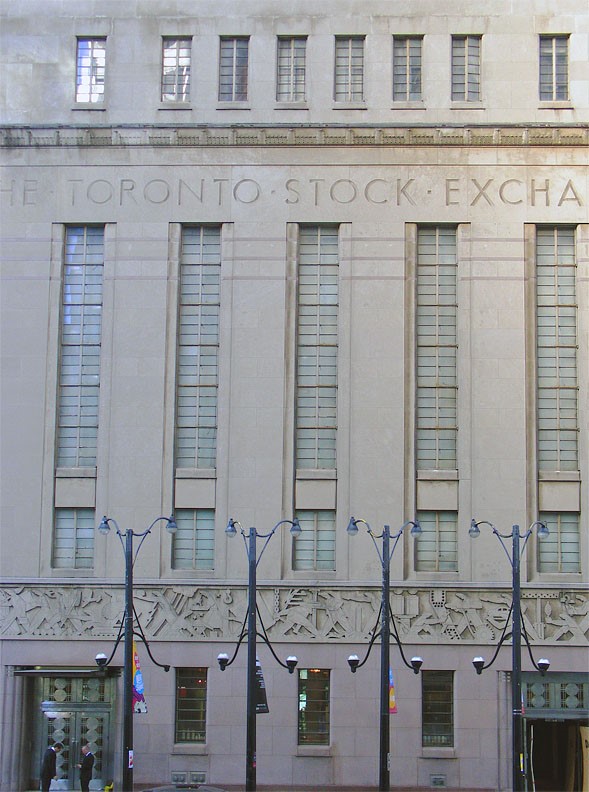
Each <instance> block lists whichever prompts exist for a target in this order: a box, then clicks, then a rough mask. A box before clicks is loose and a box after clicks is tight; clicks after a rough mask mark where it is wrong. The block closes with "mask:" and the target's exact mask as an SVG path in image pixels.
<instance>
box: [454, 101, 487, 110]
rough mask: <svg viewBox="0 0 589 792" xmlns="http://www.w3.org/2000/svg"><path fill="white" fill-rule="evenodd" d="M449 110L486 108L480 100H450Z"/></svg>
mask: <svg viewBox="0 0 589 792" xmlns="http://www.w3.org/2000/svg"><path fill="white" fill-rule="evenodd" d="M450 110H486V107H485V105H484V104H483V103H482V102H478V101H477V102H463V101H460V102H451V104H450Z"/></svg>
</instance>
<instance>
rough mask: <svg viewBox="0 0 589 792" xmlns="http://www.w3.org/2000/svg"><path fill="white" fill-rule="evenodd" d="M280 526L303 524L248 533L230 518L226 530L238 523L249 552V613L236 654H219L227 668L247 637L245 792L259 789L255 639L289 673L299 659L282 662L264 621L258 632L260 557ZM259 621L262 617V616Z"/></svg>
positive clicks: (231, 532)
mask: <svg viewBox="0 0 589 792" xmlns="http://www.w3.org/2000/svg"><path fill="white" fill-rule="evenodd" d="M281 525H290V533H291V535H292V536H295V537H296V536H300V534H301V526H300V525H299V521H298V519H297V518H296V517H295V519H294V520H280V521H279V522H277V523H276V525H275V526H274V528H272V530H271V531H270V532H269V533H267V534H262V533H258V531H257V530H256V529H255V528H254V527H251V528H250V529H249V531H248V532H247V534H246V532H245V531H244V530H243V528H242V526H241V523H239V522H237V521H236V520H233V518H231V519H230V520H229V522H228V523H227V528H226V529H225V533H226V534H227V536H228V537H230V538H231V537H233V536H235V535H236V534H237V526H239V529H240V533H241V535H242V537H243V541H244V544H245V547H246V551H247V557H248V598H247V613H246V618H245V621H244V624H243V627H242V630H241V633H240V635H239V638H238V640H237V646H236V647H235V652H234V653H233V657H232V658H231V659H229V657H228V655H226V654H225V653H222V654H220V655H219V656H218V657H217V661H218V663H219V667H220V669H221V671H224V670H225V669H226V668H227V666H228V665H231V663H233V661H234V660H235V658H236V657H237V652H238V651H239V647H240V645H241V643H242V641H243V639H244V638H245V637H246V636H247V690H246V738H245V789H246V792H255V789H256V638H257V637H258V636H259V637H260V638H262V640H263V641H264V643H265V644H266V645H267V646H268V647H269V649H270V651H271V652H272V655H273V656H274V659H275V660H276V661H277V662H278V664H279V665H281V666H282V667H283V668H287V669H288V672H289V674H292V673H293V672H294V670H295V668H296V665H297V662H298V660H297V658H296V657H294V656H291V657H287V659H286V662H285V663H283V662H282V661H281V660H280V659H279V657H278V656H277V655H276V653H275V652H274V649H273V647H272V644H271V643H270V639H269V638H268V635H267V634H266V630H265V629H264V625H263V624H262V632H261V633H258V632H257V617H258V616H259V613H258V606H257V596H256V593H257V592H256V586H257V580H256V573H257V568H258V564H259V563H260V559H261V558H262V555H263V553H264V550H265V549H266V547H267V546H268V542H269V541H270V539H271V538H272V537H273V536H274V534H275V532H276V530H277V528H278V527H279V526H281ZM256 539H265V540H266V541H265V542H264V544H263V546H262V549H261V551H260V554H259V555H257V549H256ZM260 623H262V620H261V618H260Z"/></svg>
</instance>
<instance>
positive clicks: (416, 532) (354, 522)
mask: <svg viewBox="0 0 589 792" xmlns="http://www.w3.org/2000/svg"><path fill="white" fill-rule="evenodd" d="M358 523H362V524H363V525H365V526H366V531H367V533H368V535H369V536H370V538H371V539H372V544H373V545H374V548H375V550H376V554H377V555H378V557H379V559H380V562H381V564H384V563H385V562H386V559H385V558H384V556H383V554H382V553H381V551H380V548H379V546H378V544H377V543H376V540H377V539H382V538H383V536H384V531H383V533H380V534H375V533H374V531H373V530H372V528H371V527H370V523H369V522H368V521H367V520H364V519H363V518H362V517H357V518H356V517H350V522H349V523H348V527H347V529H346V531H347V533H349V534H350V536H355V535H356V534H357V533H358ZM409 525H410V526H411V536H413V537H417V536H421V533H422V531H421V525H420V524H419V520H407V521H406V522H404V523H403V525H402V526H401V527H400V528H399V530H398V531H397V533H395V534H391V533H389V539H394V540H395V541H394V542H393V547H392V549H391V550H390V552H389V557H388V561H389V562H390V561H391V559H392V557H393V554H394V552H395V548H396V547H397V544H398V542H399V539H400V538H401V536H403V533H404V531H405V528H407V527H408V526H409ZM385 528H386V529H387V530H388V526H385Z"/></svg>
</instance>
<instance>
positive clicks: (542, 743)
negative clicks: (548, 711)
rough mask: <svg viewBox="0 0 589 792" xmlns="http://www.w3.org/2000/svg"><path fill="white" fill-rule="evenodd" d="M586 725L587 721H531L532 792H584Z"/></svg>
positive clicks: (529, 762)
mask: <svg viewBox="0 0 589 792" xmlns="http://www.w3.org/2000/svg"><path fill="white" fill-rule="evenodd" d="M584 725H586V724H585V722H584V721H576V720H541V719H540V718H534V719H531V720H528V721H527V723H526V738H527V739H526V743H527V754H528V789H529V790H530V791H532V790H535V792H581V790H582V783H583V777H582V776H583V757H582V748H581V732H580V728H579V727H580V726H584Z"/></svg>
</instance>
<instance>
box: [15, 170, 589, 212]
mask: <svg viewBox="0 0 589 792" xmlns="http://www.w3.org/2000/svg"><path fill="white" fill-rule="evenodd" d="M53 189H54V187H53V186H47V185H44V184H42V183H41V182H40V181H39V180H38V179H33V178H27V179H20V178H6V179H4V180H3V181H2V183H1V184H0V196H1V197H2V199H3V202H4V204H5V205H7V206H9V207H30V206H37V205H41V204H42V203H43V202H44V201H46V200H47V199H48V197H50V196H52V195H54V192H53ZM60 192H61V194H62V195H63V197H64V200H65V203H66V205H67V206H69V207H76V208H80V207H84V206H88V207H93V206H94V207H96V206H106V207H125V208H130V207H141V206H145V207H148V206H154V207H158V206H159V207H161V206H167V207H170V208H172V207H188V208H192V207H199V206H201V207H202V206H205V205H206V206H210V207H223V208H228V207H230V206H231V205H241V206H248V205H254V204H259V203H261V202H263V201H272V202H276V201H278V202H279V203H282V204H284V205H286V206H296V205H301V206H313V207H328V206H348V205H350V204H354V205H359V204H360V205H364V206H366V207H369V206H372V207H374V206H381V207H384V208H387V207H401V206H405V207H428V206H432V207H436V206H445V207H451V206H458V207H470V208H477V207H478V208H479V209H484V208H491V207H501V206H506V207H511V206H521V205H523V206H530V207H552V208H561V207H571V208H572V207H584V206H585V205H586V203H587V200H586V198H587V196H586V195H584V192H583V189H582V187H581V184H580V182H579V183H576V182H575V181H574V180H573V179H571V178H569V179H566V178H558V177H553V178H548V177H537V176H531V177H527V178H525V179H520V178H494V177H474V176H471V177H455V178H439V177H435V178H428V177H427V176H426V175H424V174H420V173H419V171H416V174H415V176H410V177H407V176H402V177H397V176H394V175H393V176H387V177H384V176H379V177H375V178H337V177H335V178H326V177H324V178H320V177H318V176H317V177H311V178H306V179H304V178H290V179H287V180H286V181H284V183H282V184H279V185H275V184H274V182H272V184H271V185H270V184H266V183H265V182H264V181H263V180H262V179H253V178H242V179H237V180H232V179H230V178H211V177H206V176H200V175H198V171H196V175H195V176H192V177H191V176H183V177H178V178H174V177H170V176H168V177H166V178H150V179H146V180H141V179H139V178H137V177H135V178H131V177H130V176H129V177H120V178H106V177H103V178H94V179H86V178H65V179H64V181H63V182H62V183H61V184H60Z"/></svg>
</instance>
